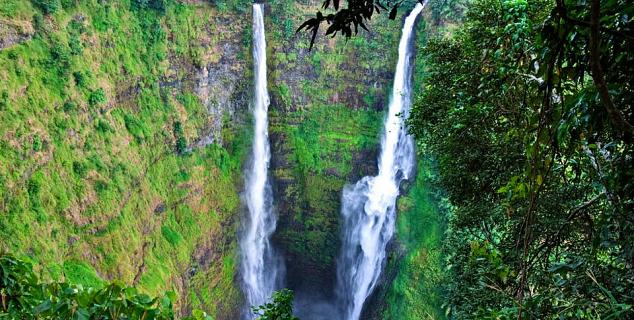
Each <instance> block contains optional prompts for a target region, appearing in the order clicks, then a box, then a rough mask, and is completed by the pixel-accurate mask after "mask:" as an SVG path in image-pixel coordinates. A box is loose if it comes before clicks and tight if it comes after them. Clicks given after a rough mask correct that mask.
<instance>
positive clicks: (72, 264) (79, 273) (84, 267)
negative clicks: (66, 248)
mask: <svg viewBox="0 0 634 320" xmlns="http://www.w3.org/2000/svg"><path fill="white" fill-rule="evenodd" d="M63 270H64V277H65V278H66V280H67V281H68V282H70V283H73V284H81V285H84V286H87V287H95V288H101V287H103V285H104V283H105V282H104V281H103V279H101V277H99V276H98V275H97V272H96V271H95V269H94V268H93V267H92V266H91V265H89V264H87V263H85V262H83V261H77V260H69V261H65V262H64V265H63ZM55 273H56V271H54V274H53V276H55Z"/></svg>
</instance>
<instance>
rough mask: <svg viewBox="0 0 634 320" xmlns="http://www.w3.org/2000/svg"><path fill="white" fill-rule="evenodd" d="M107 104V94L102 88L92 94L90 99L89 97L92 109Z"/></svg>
mask: <svg viewBox="0 0 634 320" xmlns="http://www.w3.org/2000/svg"><path fill="white" fill-rule="evenodd" d="M105 102H106V93H105V92H104V91H103V89H102V88H99V89H97V90H95V91H93V92H91V93H90V97H88V104H90V106H91V107H95V106H97V105H100V104H103V103H105Z"/></svg>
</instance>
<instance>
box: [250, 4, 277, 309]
mask: <svg viewBox="0 0 634 320" xmlns="http://www.w3.org/2000/svg"><path fill="white" fill-rule="evenodd" d="M253 62H254V75H255V76H254V80H255V94H254V95H255V99H254V100H255V101H254V104H253V119H254V121H255V125H254V135H253V151H252V152H253V154H252V159H251V161H252V162H251V166H250V167H249V169H248V172H246V191H245V195H244V197H245V202H246V205H247V209H248V212H247V219H246V221H245V222H244V224H243V229H242V230H241V233H240V251H241V255H242V256H241V258H242V259H241V274H242V282H243V290H244V293H245V296H246V300H247V301H246V302H247V303H248V305H247V306H246V307H247V308H246V310H245V318H246V319H251V318H253V317H252V315H251V313H250V310H249V307H250V306H258V305H261V304H263V303H265V302H266V301H267V300H268V298H269V297H270V295H271V293H272V292H273V291H274V290H276V289H279V287H280V284H281V281H282V278H283V276H284V266H283V262H282V260H281V258H280V257H279V256H278V255H277V254H276V253H275V250H274V248H273V247H272V246H271V242H270V238H271V235H272V234H273V232H274V231H275V225H276V217H275V215H274V213H273V195H272V190H271V184H270V182H269V180H268V168H269V162H270V159H271V153H270V147H269V134H268V115H267V113H268V106H269V94H268V90H267V85H266V75H267V74H266V40H265V37H264V5H263V4H254V5H253Z"/></svg>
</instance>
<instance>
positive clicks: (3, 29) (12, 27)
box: [0, 17, 35, 51]
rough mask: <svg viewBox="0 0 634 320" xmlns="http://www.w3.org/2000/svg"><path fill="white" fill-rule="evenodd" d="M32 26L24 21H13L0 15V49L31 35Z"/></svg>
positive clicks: (20, 41) (24, 39) (25, 39)
mask: <svg viewBox="0 0 634 320" xmlns="http://www.w3.org/2000/svg"><path fill="white" fill-rule="evenodd" d="M33 33H35V31H34V30H33V26H32V25H31V23H30V22H26V21H13V20H9V19H6V18H2V17H0V51H2V50H3V49H5V48H9V47H11V46H14V45H16V44H18V43H22V42H25V41H28V40H30V39H31V38H32V37H33Z"/></svg>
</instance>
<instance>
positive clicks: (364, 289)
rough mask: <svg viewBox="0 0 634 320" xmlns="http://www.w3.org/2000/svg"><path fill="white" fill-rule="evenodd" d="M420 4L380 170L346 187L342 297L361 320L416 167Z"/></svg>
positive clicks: (405, 36) (399, 70)
mask: <svg viewBox="0 0 634 320" xmlns="http://www.w3.org/2000/svg"><path fill="white" fill-rule="evenodd" d="M423 8H424V4H420V3H419V4H417V5H416V6H415V7H414V9H413V10H412V12H411V13H410V14H409V15H408V16H407V18H406V19H405V24H404V25H403V29H402V35H401V40H400V42H399V48H398V62H397V65H396V71H395V73H394V84H393V88H392V95H391V98H390V104H389V109H388V114H387V116H386V118H385V123H384V131H383V136H382V138H381V154H380V157H379V168H378V169H379V171H378V175H376V176H374V177H364V178H362V179H361V180H359V181H358V182H357V183H356V184H354V185H349V186H346V187H345V188H344V190H343V196H342V204H341V213H342V218H343V226H342V234H343V237H342V248H341V254H340V256H339V258H338V260H337V289H336V290H337V297H338V301H339V304H340V306H341V309H342V311H343V315H344V317H345V319H346V320H357V319H359V317H360V315H361V311H362V310H363V304H364V302H365V301H366V299H367V298H368V296H370V294H372V292H373V290H374V289H375V287H376V285H377V282H378V280H379V278H380V276H381V272H382V270H383V268H384V266H385V257H386V246H387V244H388V243H389V241H390V240H391V239H392V236H393V234H394V225H395V219H396V199H397V197H398V196H399V187H400V183H401V182H402V181H403V180H405V179H409V178H410V175H411V174H412V170H413V168H414V167H415V161H416V160H415V154H414V141H413V139H412V137H410V136H409V135H408V134H407V130H406V128H404V123H403V120H404V118H406V117H407V116H408V115H409V109H410V104H411V101H410V99H411V92H410V90H411V71H412V66H411V64H410V62H411V58H412V53H413V46H412V39H413V33H414V25H415V22H416V18H417V17H418V15H419V14H420V13H421V11H422V10H423Z"/></svg>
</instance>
